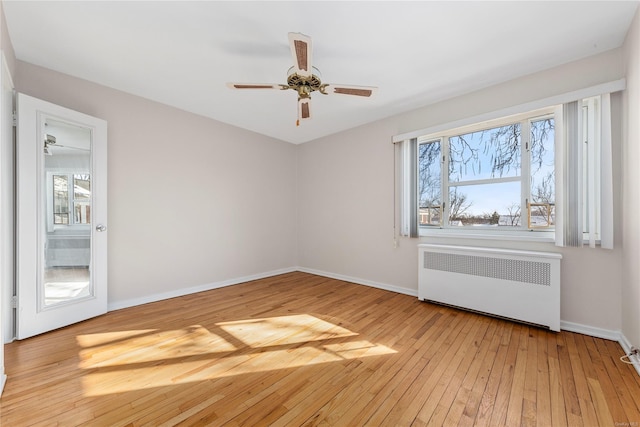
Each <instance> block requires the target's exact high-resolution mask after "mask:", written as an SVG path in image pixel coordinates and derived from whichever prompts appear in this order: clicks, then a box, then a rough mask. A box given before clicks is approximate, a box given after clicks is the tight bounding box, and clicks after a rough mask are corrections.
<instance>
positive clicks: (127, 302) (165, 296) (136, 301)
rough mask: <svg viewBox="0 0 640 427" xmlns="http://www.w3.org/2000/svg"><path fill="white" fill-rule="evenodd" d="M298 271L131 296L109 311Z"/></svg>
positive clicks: (259, 275) (275, 271) (284, 271)
mask: <svg viewBox="0 0 640 427" xmlns="http://www.w3.org/2000/svg"><path fill="white" fill-rule="evenodd" d="M294 271H298V269H297V268H296V267H289V268H282V269H279V270H272V271H267V272H264V273H258V274H253V275H249V276H243V277H236V278H234V279H229V280H222V281H220V282H213V283H207V284H204V285H199V286H193V287H190V288H184V289H176V290H174V291H170V292H162V293H158V294H152V295H147V296H144V297H140V298H131V299H128V300H124V301H114V302H111V303H109V304H108V306H107V309H108V311H115V310H121V309H123V308H129V307H135V306H137V305H142V304H148V303H151V302H157V301H162V300H165V299H169V298H176V297H181V296H185V295H190V294H195V293H198V292H205V291H210V290H212V289H218V288H224V287H226V286H232V285H238V284H240V283H245V282H250V281H252V280H259V279H266V278H267V277H273V276H277V275H280V274H285V273H291V272H294Z"/></svg>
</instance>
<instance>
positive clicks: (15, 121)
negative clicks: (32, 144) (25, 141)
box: [11, 111, 18, 127]
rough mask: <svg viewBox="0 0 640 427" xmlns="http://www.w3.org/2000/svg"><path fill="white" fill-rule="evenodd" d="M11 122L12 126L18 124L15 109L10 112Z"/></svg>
mask: <svg viewBox="0 0 640 427" xmlns="http://www.w3.org/2000/svg"><path fill="white" fill-rule="evenodd" d="M11 124H12V125H13V127H17V126H18V113H17V112H15V111H14V112H13V113H12V114H11Z"/></svg>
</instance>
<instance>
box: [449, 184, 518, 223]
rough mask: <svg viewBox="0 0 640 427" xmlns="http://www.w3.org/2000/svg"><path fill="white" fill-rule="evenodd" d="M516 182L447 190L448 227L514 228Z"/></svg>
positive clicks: (516, 221)
mask: <svg viewBox="0 0 640 427" xmlns="http://www.w3.org/2000/svg"><path fill="white" fill-rule="evenodd" d="M520 200H521V199H520V182H518V181H516V182H501V183H496V184H484V185H458V186H453V187H450V188H449V225H451V226H476V227H517V226H520V225H521V219H520V216H521V214H520Z"/></svg>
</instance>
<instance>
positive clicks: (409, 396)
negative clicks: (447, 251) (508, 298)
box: [0, 272, 640, 427]
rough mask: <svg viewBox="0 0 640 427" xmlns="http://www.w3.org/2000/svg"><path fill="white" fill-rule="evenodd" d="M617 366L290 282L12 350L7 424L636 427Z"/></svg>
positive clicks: (512, 334)
mask: <svg viewBox="0 0 640 427" xmlns="http://www.w3.org/2000/svg"><path fill="white" fill-rule="evenodd" d="M622 353H623V352H622V349H621V348H620V346H619V345H618V344H617V343H613V342H610V341H606V340H600V339H596V338H592V337H586V336H583V335H579V334H572V333H567V332H560V333H553V332H548V331H544V330H540V329H536V328H532V327H529V326H524V325H520V324H516V323H512V322H509V321H505V320H499V319H493V318H488V317H484V316H482V315H479V314H474V313H468V312H463V311H459V310H456V309H454V308H450V307H443V306H438V305H434V304H430V303H423V302H420V301H418V300H417V298H415V297H410V296H407V295H400V294H395V293H392V292H388V291H384V290H380V289H375V288H371V287H366V286H360V285H355V284H352V283H348V282H344V281H340V280H334V279H328V278H325V277H319V276H315V275H311V274H307V273H300V272H295V273H288V274H283V275H279V276H274V277H270V278H266V279H262V280H255V281H251V282H247V283H243V284H239V285H234V286H230V287H227V288H221V289H216V290H212V291H207V292H201V293H198V294H193V295H186V296H184V297H180V298H173V299H171V300H165V301H159V302H157V303H152V304H145V305H142V306H138V307H133V308H129V309H123V310H118V311H115V312H111V313H107V314H106V315H104V316H100V317H99V318H96V319H91V320H88V321H85V322H82V323H80V324H77V325H73V326H70V327H67V328H63V329H60V330H56V331H53V332H50V333H47V334H44V335H41V336H38V337H33V338H30V339H28V340H24V341H20V342H14V343H11V344H8V345H6V346H5V367H6V371H7V374H8V381H7V384H6V386H5V390H4V394H3V396H2V400H0V424H1V425H10V426H14V425H15V426H19V427H23V426H37V425H38V426H39V425H64V426H80V425H83V426H102V425H108V426H110V427H111V426H137V425H154V426H156V425H167V426H169V425H171V426H173V425H222V424H224V425H228V426H233V425H237V426H245V425H273V426H289V425H318V426H320V425H332V426H341V425H343V426H361V425H370V426H379V425H401V426H402V425H411V424H413V425H459V426H465V425H467V426H470V425H476V426H483V425H486V426H494V425H496V426H499V425H517V424H520V425H538V426H550V425H553V426H558V425H585V426H590V425H614V423H629V424H630V423H633V422H638V418H640V378H639V376H638V375H637V373H636V372H635V370H634V369H633V368H632V367H630V366H628V365H624V364H622V363H621V362H620V361H619V355H621V354H622Z"/></svg>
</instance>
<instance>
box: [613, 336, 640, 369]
mask: <svg viewBox="0 0 640 427" xmlns="http://www.w3.org/2000/svg"><path fill="white" fill-rule="evenodd" d="M618 342H619V343H620V345H621V346H622V349H623V350H624V353H625V354H629V353H631V347H632V345H631V343H630V342H629V340H628V339H627V337H625V336H624V335H623V334H620V340H619V341H618ZM629 361H630V362H631V364H632V365H633V367H634V368H636V372H638V375H640V357H639V356H637V355H636V356H630V357H629Z"/></svg>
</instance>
